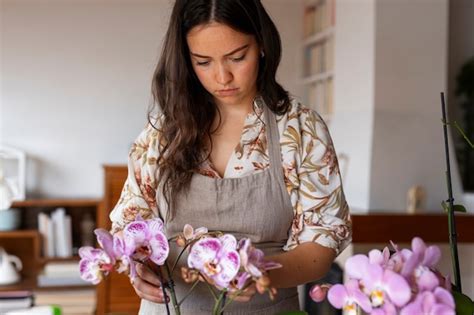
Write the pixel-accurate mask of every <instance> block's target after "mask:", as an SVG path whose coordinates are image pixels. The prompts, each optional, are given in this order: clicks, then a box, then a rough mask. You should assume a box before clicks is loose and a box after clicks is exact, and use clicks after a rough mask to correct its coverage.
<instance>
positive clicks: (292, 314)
mask: <svg viewBox="0 0 474 315" xmlns="http://www.w3.org/2000/svg"><path fill="white" fill-rule="evenodd" d="M277 315H308V313H306V312H303V311H288V312H281V313H278V314H277Z"/></svg>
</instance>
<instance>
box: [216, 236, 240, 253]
mask: <svg viewBox="0 0 474 315" xmlns="http://www.w3.org/2000/svg"><path fill="white" fill-rule="evenodd" d="M219 240H220V241H221V244H222V245H221V246H222V248H223V250H224V251H226V252H227V251H233V250H237V240H236V239H235V236H234V235H232V234H224V235H222V236H221V237H219Z"/></svg>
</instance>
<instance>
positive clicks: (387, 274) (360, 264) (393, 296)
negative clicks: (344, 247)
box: [345, 255, 411, 307]
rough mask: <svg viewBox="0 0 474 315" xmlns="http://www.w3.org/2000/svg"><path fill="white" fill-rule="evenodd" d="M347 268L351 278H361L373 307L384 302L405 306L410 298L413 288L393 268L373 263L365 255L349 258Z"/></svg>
mask: <svg viewBox="0 0 474 315" xmlns="http://www.w3.org/2000/svg"><path fill="white" fill-rule="evenodd" d="M345 270H346V272H347V274H348V275H349V276H350V277H351V278H353V279H357V280H361V283H362V284H363V286H364V291H365V292H366V293H367V294H368V295H369V296H370V300H371V303H372V306H373V307H380V306H382V305H383V304H384V303H393V304H395V305H396V306H403V305H404V304H406V303H407V302H408V301H409V300H410V297H411V289H410V286H409V285H408V283H407V281H406V280H405V279H404V278H403V277H402V276H400V275H399V274H397V273H395V272H394V271H392V270H389V269H383V268H382V267H381V266H380V265H377V264H371V263H370V261H369V258H368V257H367V256H365V255H355V256H353V257H351V258H349V259H348V260H347V261H346V268H345Z"/></svg>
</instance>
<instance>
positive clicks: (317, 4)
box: [302, 0, 336, 121]
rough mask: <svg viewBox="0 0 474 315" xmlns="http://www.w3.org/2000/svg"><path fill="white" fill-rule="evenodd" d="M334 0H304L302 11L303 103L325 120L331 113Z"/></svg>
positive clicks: (332, 110)
mask: <svg viewBox="0 0 474 315" xmlns="http://www.w3.org/2000/svg"><path fill="white" fill-rule="evenodd" d="M335 1H336V0H306V1H305V2H304V12H303V41H302V50H303V69H302V77H303V78H302V84H303V85H304V91H305V95H304V103H305V104H307V105H308V106H309V107H311V108H312V109H314V110H316V111H317V112H318V113H319V114H320V115H321V116H322V117H323V118H324V119H325V120H327V121H330V119H331V117H332V115H333V113H334V108H333V91H334V87H333V82H334V33H335Z"/></svg>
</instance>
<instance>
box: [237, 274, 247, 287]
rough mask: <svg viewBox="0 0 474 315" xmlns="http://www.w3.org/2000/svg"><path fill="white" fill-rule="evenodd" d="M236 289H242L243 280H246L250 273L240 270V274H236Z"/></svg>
mask: <svg viewBox="0 0 474 315" xmlns="http://www.w3.org/2000/svg"><path fill="white" fill-rule="evenodd" d="M236 278H237V285H236V286H237V289H238V290H242V289H243V288H244V286H245V282H247V279H249V278H250V274H249V273H248V272H241V273H240V274H237V276H236Z"/></svg>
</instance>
